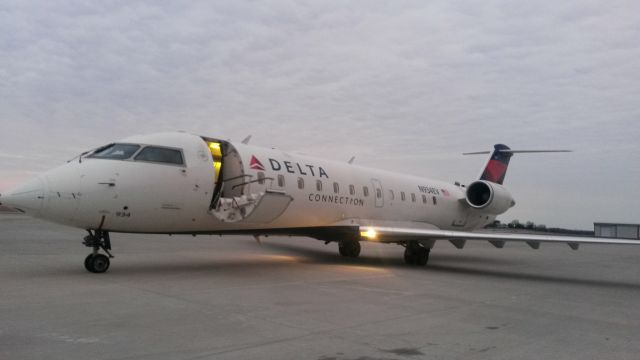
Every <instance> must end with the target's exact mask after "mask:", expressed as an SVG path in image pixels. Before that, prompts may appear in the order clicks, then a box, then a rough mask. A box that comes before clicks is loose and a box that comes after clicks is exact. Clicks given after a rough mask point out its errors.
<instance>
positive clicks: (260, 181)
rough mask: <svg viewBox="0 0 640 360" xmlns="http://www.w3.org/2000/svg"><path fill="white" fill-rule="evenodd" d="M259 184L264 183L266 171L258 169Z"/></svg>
mask: <svg viewBox="0 0 640 360" xmlns="http://www.w3.org/2000/svg"><path fill="white" fill-rule="evenodd" d="M258 184H260V185H262V184H264V173H263V172H262V171H258Z"/></svg>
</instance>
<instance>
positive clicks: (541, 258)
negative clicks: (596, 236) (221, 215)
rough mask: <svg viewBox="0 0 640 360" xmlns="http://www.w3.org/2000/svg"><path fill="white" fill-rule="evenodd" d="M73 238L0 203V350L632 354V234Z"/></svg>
mask: <svg viewBox="0 0 640 360" xmlns="http://www.w3.org/2000/svg"><path fill="white" fill-rule="evenodd" d="M84 235H85V234H84V233H83V231H81V230H78V229H72V228H67V227H62V226H58V225H53V224H49V223H46V222H42V221H38V220H34V219H31V218H29V217H26V216H21V215H8V214H4V215H0V359H7V360H13V359H43V358H46V359H49V360H51V359H65V360H69V359H313V360H330V359H335V360H343V359H344V360H347V359H354V360H355V359H359V360H367V359H371V360H373V359H638V358H640V263H639V262H638V259H640V247H625V246H594V245H591V246H585V245H583V246H582V247H581V249H580V250H579V251H577V252H576V251H573V250H571V249H569V247H568V246H566V245H555V244H551V245H544V244H543V245H542V246H541V248H540V250H537V251H536V250H532V249H530V248H529V247H528V246H527V245H525V244H507V246H506V247H505V248H504V249H495V248H494V247H493V246H491V245H490V244H488V243H473V244H469V245H467V248H465V249H464V250H458V249H455V248H454V247H453V246H451V244H448V243H438V244H437V245H436V247H435V248H434V250H433V251H432V254H431V259H430V264H429V265H428V266H427V267H425V268H420V267H408V266H406V265H404V263H403V260H402V251H403V248H402V247H400V246H396V245H382V244H371V243H366V244H363V250H362V255H361V257H360V258H358V259H345V258H341V257H339V256H338V255H337V245H336V244H330V245H324V243H322V242H320V241H315V240H311V239H305V238H282V237H279V238H275V237H271V238H264V239H263V242H262V246H260V245H258V244H257V243H256V241H255V240H254V239H253V238H251V237H244V236H240V237H223V238H220V237H218V236H198V237H195V238H194V237H191V236H173V237H169V236H163V235H129V234H113V235H112V241H113V246H114V254H115V256H116V258H115V259H113V260H112V263H111V269H110V270H109V272H108V273H106V274H91V273H88V272H87V271H85V269H84V267H83V265H82V263H83V260H84V257H85V256H86V255H87V254H88V253H89V249H88V248H85V247H84V246H83V245H82V244H81V239H82V237H83V236H84Z"/></svg>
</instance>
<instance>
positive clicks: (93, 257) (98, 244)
mask: <svg viewBox="0 0 640 360" xmlns="http://www.w3.org/2000/svg"><path fill="white" fill-rule="evenodd" d="M87 231H88V232H89V235H87V236H85V237H84V241H83V244H84V245H85V246H87V247H90V248H93V252H92V253H91V254H89V255H87V257H86V258H85V259H84V267H85V269H87V271H89V272H92V273H96V274H101V273H103V272H105V271H107V270H109V265H110V263H111V261H110V260H109V258H112V257H113V255H111V252H109V250H111V239H110V238H109V233H108V232H107V231H102V230H95V231H93V232H91V230H87ZM100 249H102V250H103V251H104V252H105V253H107V255H109V256H107V255H104V254H100V253H99V251H100Z"/></svg>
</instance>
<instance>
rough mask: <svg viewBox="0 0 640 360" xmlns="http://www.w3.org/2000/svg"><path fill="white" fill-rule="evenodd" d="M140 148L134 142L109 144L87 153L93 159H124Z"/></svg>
mask: <svg viewBox="0 0 640 360" xmlns="http://www.w3.org/2000/svg"><path fill="white" fill-rule="evenodd" d="M138 149H140V145H135V144H110V145H107V146H103V147H102V148H99V149H98V150H96V151H95V152H94V153H93V154H91V155H89V156H88V157H90V158H95V159H114V160H125V159H128V158H130V157H131V156H132V155H133V154H135V153H136V151H138Z"/></svg>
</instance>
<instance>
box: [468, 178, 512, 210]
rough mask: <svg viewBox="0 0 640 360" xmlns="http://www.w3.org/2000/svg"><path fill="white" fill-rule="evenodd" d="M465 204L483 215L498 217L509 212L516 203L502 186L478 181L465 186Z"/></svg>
mask: <svg viewBox="0 0 640 360" xmlns="http://www.w3.org/2000/svg"><path fill="white" fill-rule="evenodd" d="M467 204H469V206H471V207H472V208H474V209H478V210H482V211H483V212H485V213H489V214H492V215H499V214H502V213H504V212H505V211H507V210H509V208H511V207H512V206H513V205H515V204H516V202H515V201H514V200H513V197H512V196H511V194H510V193H509V191H507V189H505V188H504V187H503V186H502V185H499V184H496V183H492V182H489V181H484V180H478V181H474V182H472V183H471V184H469V186H467Z"/></svg>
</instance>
